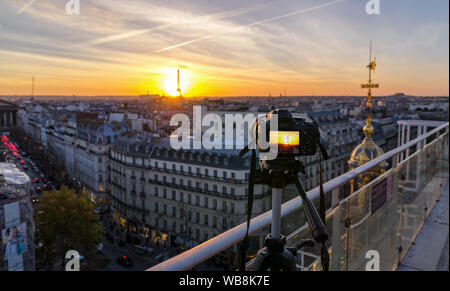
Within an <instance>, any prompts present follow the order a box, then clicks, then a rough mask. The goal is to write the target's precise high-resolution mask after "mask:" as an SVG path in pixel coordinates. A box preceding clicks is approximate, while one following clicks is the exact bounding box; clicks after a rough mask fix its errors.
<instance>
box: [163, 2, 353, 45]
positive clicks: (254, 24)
mask: <svg viewBox="0 0 450 291" xmlns="http://www.w3.org/2000/svg"><path fill="white" fill-rule="evenodd" d="M343 1H345V0H336V1H332V2H327V3H324V4H320V5H317V6H313V7H310V8H306V9H301V10H296V11H293V12H290V13H286V14H283V15H279V16H274V17H271V18H267V19H264V20H260V21H257V22H253V23H250V24H246V25H242V26H239V27H236V28H233V29H230V30H227V31H225V32H222V33H215V34H208V35H204V36H202V37H200V38H196V39H192V40H189V41H185V42H182V43H179V44H176V45H172V46H169V47H166V48H163V49H160V50H157V51H155V53H161V52H165V51H168V50H171V49H174V48H178V47H182V46H185V45H188V44H191V43H194V42H198V41H201V40H205V39H208V38H212V37H215V36H219V35H224V34H228V33H231V32H235V31H238V30H241V29H244V28H248V27H252V26H256V25H261V24H264V23H267V22H271V21H275V20H279V19H282V18H286V17H290V16H294V15H298V14H302V13H305V12H308V11H312V10H316V9H320V8H324V7H327V6H331V5H335V4H338V3H340V2H343Z"/></svg>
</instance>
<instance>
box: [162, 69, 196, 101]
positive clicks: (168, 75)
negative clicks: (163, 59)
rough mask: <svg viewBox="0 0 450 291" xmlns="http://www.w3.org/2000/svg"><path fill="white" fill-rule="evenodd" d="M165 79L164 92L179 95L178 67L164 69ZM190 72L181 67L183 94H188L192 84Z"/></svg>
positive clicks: (181, 88)
mask: <svg viewBox="0 0 450 291" xmlns="http://www.w3.org/2000/svg"><path fill="white" fill-rule="evenodd" d="M163 74H164V79H163V89H164V92H165V93H166V94H167V95H169V96H177V95H178V92H177V89H178V85H177V69H176V68H174V69H166V70H164V73H163ZM190 76H191V74H190V72H189V71H187V70H184V69H180V90H181V94H182V95H183V96H185V95H187V94H188V92H189V85H190V83H191V82H190Z"/></svg>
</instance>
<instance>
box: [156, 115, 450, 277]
mask: <svg viewBox="0 0 450 291" xmlns="http://www.w3.org/2000/svg"><path fill="white" fill-rule="evenodd" d="M448 127H449V123H448V122H447V123H445V124H443V125H441V126H439V127H437V128H435V129H433V130H431V131H429V132H427V133H425V134H423V135H421V136H419V137H417V138H416V139H414V140H412V141H410V142H408V143H406V144H404V145H401V146H400V147H397V148H395V149H393V150H391V151H389V152H387V153H385V154H384V155H382V156H380V157H378V158H376V159H373V160H371V161H369V162H367V163H365V164H364V165H362V166H360V167H358V168H356V169H354V170H351V171H349V172H347V173H345V174H343V175H341V176H338V177H336V178H334V179H332V180H330V181H328V182H326V183H325V184H324V185H323V190H324V192H325V193H331V191H332V190H333V189H335V188H337V187H340V186H341V185H343V184H345V183H347V182H349V181H350V180H352V179H354V178H355V177H357V176H359V175H361V174H363V173H365V172H367V171H368V170H370V169H372V168H374V167H377V166H378V165H379V164H380V163H382V162H384V161H386V160H388V159H390V158H392V157H394V156H396V155H398V154H399V153H401V152H403V151H406V150H407V149H408V148H410V147H412V146H414V145H416V144H418V143H419V142H422V141H423V140H425V139H426V138H428V137H430V136H432V135H434V134H436V133H438V132H440V131H441V130H443V129H445V128H447V130H448ZM307 195H308V197H309V198H310V199H311V200H313V199H317V198H318V197H319V195H320V190H319V187H316V188H314V189H312V190H310V191H308V193H307ZM301 206H302V202H301V198H300V197H296V198H293V199H291V200H289V201H288V202H286V203H284V204H283V205H282V208H281V217H284V216H287V215H289V214H290V213H292V212H294V211H297V210H298V209H299V208H300V207H301ZM271 222H272V211H271V210H270V211H268V212H266V213H263V214H261V215H259V216H257V217H255V218H253V219H252V220H251V223H250V229H249V234H253V233H255V232H257V231H259V230H261V229H263V228H265V227H267V226H269V225H270V224H271ZM246 227H247V225H246V222H244V223H241V224H240V225H238V226H236V227H234V228H232V229H230V230H228V231H226V232H224V233H222V234H220V235H218V236H215V237H214V238H212V239H210V240H208V241H206V242H204V243H202V244H200V245H198V246H196V247H194V248H192V249H190V250H187V251H185V252H184V253H181V254H179V255H177V256H175V257H173V258H171V259H169V260H167V261H165V262H162V263H160V264H158V265H156V266H154V267H151V268H149V269H148V271H184V270H190V269H192V268H193V267H195V266H196V265H198V264H200V263H202V262H204V261H205V260H207V259H209V258H211V257H213V256H215V255H216V254H218V253H220V252H222V251H224V250H226V249H228V248H230V247H232V246H234V245H235V244H237V243H239V242H240V241H241V240H242V239H243V238H244V236H245V231H246Z"/></svg>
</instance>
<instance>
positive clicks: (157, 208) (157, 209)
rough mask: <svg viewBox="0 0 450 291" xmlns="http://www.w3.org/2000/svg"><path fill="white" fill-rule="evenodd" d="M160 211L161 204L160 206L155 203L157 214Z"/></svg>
mask: <svg viewBox="0 0 450 291" xmlns="http://www.w3.org/2000/svg"><path fill="white" fill-rule="evenodd" d="M158 211H159V204H158V202H155V212H158Z"/></svg>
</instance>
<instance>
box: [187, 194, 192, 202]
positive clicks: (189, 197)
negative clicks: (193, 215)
mask: <svg viewBox="0 0 450 291" xmlns="http://www.w3.org/2000/svg"><path fill="white" fill-rule="evenodd" d="M191 198H192V195H191V194H188V201H187V202H188V203H191Z"/></svg>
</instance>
